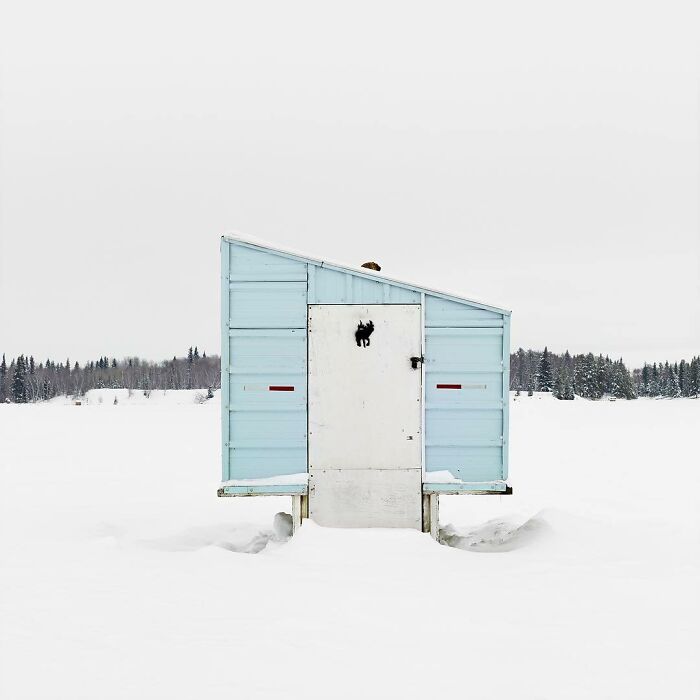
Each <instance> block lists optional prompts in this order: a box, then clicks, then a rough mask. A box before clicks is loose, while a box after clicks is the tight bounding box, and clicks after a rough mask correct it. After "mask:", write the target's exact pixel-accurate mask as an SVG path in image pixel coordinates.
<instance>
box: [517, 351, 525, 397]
mask: <svg viewBox="0 0 700 700" xmlns="http://www.w3.org/2000/svg"><path fill="white" fill-rule="evenodd" d="M517 355H518V374H517V383H516V388H518V389H520V391H523V390H524V389H526V388H527V377H526V375H525V361H526V358H525V351H524V350H523V349H522V348H518V353H517Z"/></svg>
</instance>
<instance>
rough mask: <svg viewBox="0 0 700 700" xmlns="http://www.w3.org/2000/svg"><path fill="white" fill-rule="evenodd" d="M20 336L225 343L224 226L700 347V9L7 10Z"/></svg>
mask: <svg viewBox="0 0 700 700" xmlns="http://www.w3.org/2000/svg"><path fill="white" fill-rule="evenodd" d="M7 5H11V7H7V6H6V8H5V10H4V11H3V17H2V20H1V21H0V26H2V29H0V32H2V35H1V36H0V42H1V44H2V51H3V53H2V116H1V119H2V121H1V132H0V139H1V141H0V146H1V149H2V150H1V152H0V157H1V168H2V170H1V175H0V177H1V180H0V183H1V193H0V194H1V197H2V198H1V200H0V207H1V209H0V225H1V228H0V263H1V264H0V275H1V276H0V314H1V316H0V352H2V351H4V352H6V353H7V354H8V356H10V355H16V354H18V353H20V352H24V353H28V354H33V355H35V356H36V357H37V358H40V359H44V358H45V357H46V356H47V355H50V356H51V357H54V358H56V359H58V358H59V357H61V358H63V357H65V356H70V358H71V360H79V361H80V362H81V363H82V362H83V361H84V360H86V359H89V358H94V357H96V356H99V355H104V354H107V355H110V356H113V355H114V356H117V357H122V356H125V355H132V354H133V355H136V354H137V355H141V356H144V357H148V358H151V359H161V358H166V357H169V356H172V355H173V354H177V355H182V354H183V353H184V352H185V351H186V348H187V347H188V346H189V345H193V344H197V345H199V347H200V349H205V350H206V351H207V352H208V353H214V352H217V351H218V345H219V317H218V315H219V296H218V295H219V279H218V276H219V258H218V256H219V236H220V235H221V234H223V233H226V232H228V231H233V230H238V231H241V232H243V233H248V234H252V235H257V236H261V237H264V238H266V239H268V240H270V241H273V242H277V243H279V244H280V245H282V246H292V247H294V248H299V249H302V250H308V251H309V252H310V253H312V254H314V255H315V256H318V257H329V258H331V259H339V260H345V261H347V262H350V263H353V264H360V263H362V262H364V261H365V260H368V259H374V260H377V261H379V262H380V263H381V264H382V266H383V268H384V272H386V273H387V274H389V275H392V276H399V277H403V278H408V279H415V280H416V281H417V282H425V283H428V284H431V285H436V286H439V287H441V288H447V289H452V290H455V291H457V292H462V293H464V294H465V295H467V296H469V295H471V296H472V297H474V298H477V299H480V300H483V301H485V302H487V303H493V304H496V305H502V306H506V307H507V308H510V309H512V310H513V332H512V344H513V348H517V347H518V346H519V345H522V346H524V347H529V346H530V347H535V348H541V347H543V346H544V345H545V344H547V345H549V347H550V348H551V349H555V350H557V351H562V350H564V349H565V348H568V349H569V350H571V351H572V352H579V351H588V350H592V351H594V352H602V353H604V354H605V353H607V354H610V355H611V356H615V357H617V356H620V355H622V356H624V357H625V359H626V360H627V361H628V362H629V363H630V364H632V365H637V364H639V363H641V362H642V361H643V360H645V359H646V360H659V359H669V360H673V359H680V358H681V357H689V356H690V355H691V354H697V353H700V318H699V317H700V291H699V279H700V235H699V221H698V210H699V192H700V150H699V142H698V129H699V116H700V114H699V110H698V78H699V71H698V55H697V52H696V47H695V46H696V43H697V30H698V26H699V25H698V21H699V17H698V14H697V12H696V11H695V10H694V9H693V8H694V5H695V3H691V2H687V3H673V2H664V3H660V2H659V3H654V4H647V3H640V2H625V3H616V2H610V1H608V0H606V1H605V2H600V3H596V2H586V3H566V2H564V3H563V2H560V1H557V2H551V3H540V2H464V1H462V2H456V3H439V2H425V3H421V4H411V3H406V2H401V3H393V4H392V3H381V2H370V3H359V2H352V3H350V2H348V3H343V4H340V3H333V2H320V3H306V2H284V3H279V4H277V3H261V2H251V1H250V0H249V1H247V2H231V1H230V0H227V1H226V2H207V1H204V2H202V1H199V2H196V3H187V4H182V5H181V4H178V3H173V2H168V3H165V2H163V3H153V2H148V1H144V0H139V1H138V2H120V3H110V4H106V3H96V2H93V1H90V2H84V3H75V2H71V1H70V0H68V1H66V0H64V1H63V2H60V3H57V2H47V3H43V4H42V3H32V2H26V3H24V2H14V3H8V4H7Z"/></svg>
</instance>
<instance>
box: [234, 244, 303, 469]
mask: <svg viewBox="0 0 700 700" xmlns="http://www.w3.org/2000/svg"><path fill="white" fill-rule="evenodd" d="M222 263H223V264H222V271H223V272H224V274H225V275H226V277H227V279H226V280H223V282H222V293H223V294H224V298H223V300H222V313H223V314H225V316H227V318H226V317H225V318H224V322H223V324H222V326H223V328H222V333H224V334H225V336H228V338H227V341H228V342H226V341H225V342H223V344H222V357H221V362H222V374H224V375H225V376H222V387H224V386H225V387H226V389H225V391H222V401H224V400H225V401H226V403H227V407H225V408H223V412H224V417H223V421H222V433H223V437H224V450H223V479H224V480H228V479H260V478H266V477H271V476H278V475H283V474H296V473H299V472H305V471H306V469H307V421H306V301H307V282H306V275H307V271H306V264H304V263H300V262H298V261H295V260H290V259H289V258H285V257H282V256H278V255H275V254H273V253H267V252H264V251H259V250H255V249H251V248H248V247H246V246H238V245H235V244H231V243H227V242H225V241H224V242H223V243H222ZM226 268H228V269H227V270H226ZM271 386H272V387H293V391H275V390H270V387H271Z"/></svg>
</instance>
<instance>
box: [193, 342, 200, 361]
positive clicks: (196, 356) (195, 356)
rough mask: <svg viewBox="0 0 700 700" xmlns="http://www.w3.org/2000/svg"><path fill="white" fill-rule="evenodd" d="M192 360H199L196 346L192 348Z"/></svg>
mask: <svg viewBox="0 0 700 700" xmlns="http://www.w3.org/2000/svg"><path fill="white" fill-rule="evenodd" d="M194 359H195V360H198V359H199V350H198V349H197V346H196V345H195V346H194Z"/></svg>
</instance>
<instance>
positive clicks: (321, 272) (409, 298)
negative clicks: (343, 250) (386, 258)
mask: <svg viewBox="0 0 700 700" xmlns="http://www.w3.org/2000/svg"><path fill="white" fill-rule="evenodd" d="M309 304H420V293H419V292H416V291H413V290H411V289H404V288H403V287H397V286H395V285H392V284H388V283H387V282H380V281H375V280H372V279H367V278H365V277H358V276H357V275H352V274H349V273H346V272H340V271H339V270H330V269H328V268H325V267H321V266H319V265H309Z"/></svg>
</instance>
